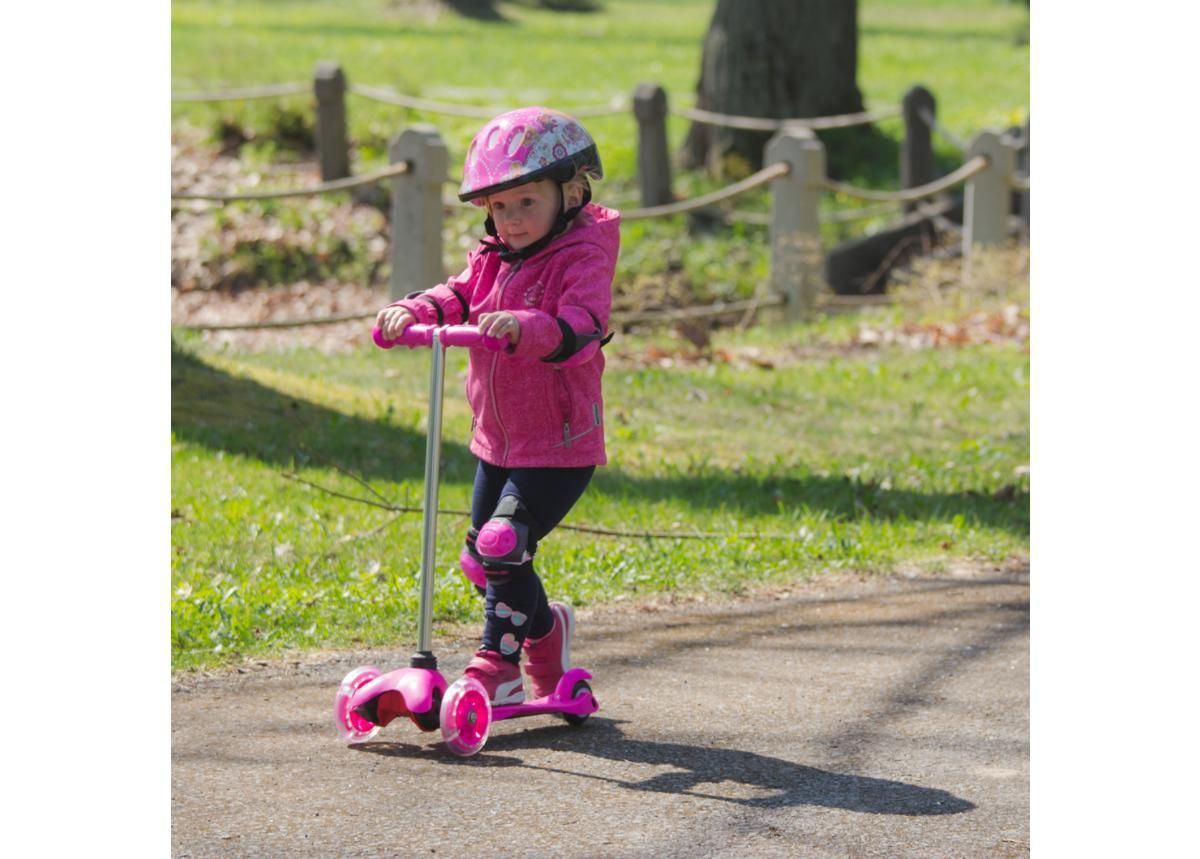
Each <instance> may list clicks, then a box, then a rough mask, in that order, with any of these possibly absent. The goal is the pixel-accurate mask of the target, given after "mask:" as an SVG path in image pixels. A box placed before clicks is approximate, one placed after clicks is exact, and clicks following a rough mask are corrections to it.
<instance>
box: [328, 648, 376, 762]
mask: <svg viewBox="0 0 1200 859" xmlns="http://www.w3.org/2000/svg"><path fill="white" fill-rule="evenodd" d="M378 676H379V669H378V668H376V667H375V666H373V665H364V666H362V667H361V668H355V669H354V670H353V671H351V672H350V673H349V674H347V675H346V676H345V677H344V678H342V685H341V686H339V687H338V690H337V695H335V696H334V698H333V725H334V727H335V728H337V732H338V737H339V738H340V739H341V740H342V742H344V743H348V744H350V745H353V744H354V743H365V742H366V741H367V740H369V739H371V737H373V736H375V735H376V734H378V733H379V726H378V725H376V724H375V723H374V722H372V721H369V720H368V719H364V718H363V717H362V716H360V715H358V713H355V712H354V711H353V710H351V709H350V699H351V698H353V697H354V693H355V692H357V691H358V690H359V689H361V688H362V687H363V686H365V685H367V684H368V683H370V682H371V681H372V680H374V679H375V678H376V677H378Z"/></svg>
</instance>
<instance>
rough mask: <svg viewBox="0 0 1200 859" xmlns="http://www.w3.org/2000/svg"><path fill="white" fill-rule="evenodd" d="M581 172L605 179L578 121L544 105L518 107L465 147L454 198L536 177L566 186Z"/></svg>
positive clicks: (478, 200)
mask: <svg viewBox="0 0 1200 859" xmlns="http://www.w3.org/2000/svg"><path fill="white" fill-rule="evenodd" d="M580 170H584V171H586V172H587V173H588V175H590V176H593V177H595V178H596V179H602V178H604V168H603V167H602V166H601V165H600V153H599V152H598V151H597V150H596V142H595V141H594V140H592V137H591V135H590V134H588V133H587V130H586V129H584V127H583V126H582V125H580V124H579V123H578V122H577V121H576V120H574V119H572V118H571V117H569V116H567V115H566V114H565V113H561V112H559V111H557V110H550V109H549V108H546V107H522V108H518V109H517V110H510V111H509V112H508V113H502V114H500V115H499V116H497V117H496V118H495V119H493V120H491V121H490V122H488V124H487V125H485V126H484V127H483V128H481V129H480V130H479V133H478V134H476V135H475V139H474V140H472V141H471V145H470V147H469V148H468V149H467V157H466V161H465V163H464V164H463V181H462V186H461V187H460V188H459V189H458V199H460V200H462V201H463V202H467V201H468V200H469V201H471V202H473V203H475V205H477V206H482V205H483V200H482V199H481V198H482V197H485V196H487V195H488V194H494V193H495V192H497V191H503V190H505V189H507V188H512V187H514V186H516V185H524V184H525V183H526V182H532V181H534V180H536V179H554V180H556V181H558V182H567V181H569V180H570V179H571V178H572V177H574V176H575V174H576V173H577V172H579V171H580Z"/></svg>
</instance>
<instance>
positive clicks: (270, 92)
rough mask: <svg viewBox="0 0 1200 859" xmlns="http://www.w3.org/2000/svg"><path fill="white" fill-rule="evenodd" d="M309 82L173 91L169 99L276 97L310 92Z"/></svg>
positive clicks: (203, 99)
mask: <svg viewBox="0 0 1200 859" xmlns="http://www.w3.org/2000/svg"><path fill="white" fill-rule="evenodd" d="M311 91H312V84H310V83H282V84H265V85H263V86H256V87H242V88H240V89H228V90H219V91H213V92H173V93H171V101H245V100H250V99H256V98H278V97H280V96H287V95H299V94H300V93H305V92H311Z"/></svg>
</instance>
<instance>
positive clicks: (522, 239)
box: [376, 107, 619, 705]
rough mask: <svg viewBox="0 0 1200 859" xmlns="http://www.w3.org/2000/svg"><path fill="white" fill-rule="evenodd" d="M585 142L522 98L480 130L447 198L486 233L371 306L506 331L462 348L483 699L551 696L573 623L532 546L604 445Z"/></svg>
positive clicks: (593, 154)
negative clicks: (461, 265)
mask: <svg viewBox="0 0 1200 859" xmlns="http://www.w3.org/2000/svg"><path fill="white" fill-rule="evenodd" d="M603 175H604V172H603V169H602V167H601V165H600V155H599V153H598V152H597V150H596V144H595V143H594V142H593V140H592V138H591V137H590V136H589V135H588V133H587V131H585V130H584V128H583V126H582V125H580V124H579V123H578V122H576V121H575V120H574V119H572V118H571V117H569V116H567V115H566V114H564V113H559V112H558V111H555V110H549V109H547V108H544V107H526V108H521V109H519V110H514V111H510V112H509V113H504V114H501V115H500V116H498V117H496V118H495V119H493V120H491V121H490V122H489V123H487V124H486V125H485V126H484V127H483V128H482V129H481V130H480V131H479V133H478V134H476V135H475V138H474V140H472V141H471V145H470V148H469V149H468V150H467V156H466V163H465V164H464V166H463V181H462V187H461V188H460V189H459V193H458V196H459V199H460V200H463V201H470V202H472V203H474V204H475V205H477V206H482V207H485V208H486V209H487V220H486V221H485V222H484V227H485V229H486V230H487V232H488V234H489V235H490V236H491V240H488V239H484V240H483V241H482V242H481V243H480V245H479V246H478V247H477V248H475V250H473V251H472V252H471V253H470V254H469V255H468V257H467V267H466V269H465V270H464V271H463V272H462V273H461V274H460V275H458V276H457V277H453V278H451V279H450V280H448V281H447V282H446V283H444V284H441V285H439V286H435V287H433V288H432V289H429V290H427V291H425V292H420V293H414V294H412V295H409V296H407V297H405V298H404V299H403V300H401V301H397V302H395V303H393V304H391V305H389V306H387V307H385V308H384V309H383V310H381V311H380V312H379V316H378V318H377V320H376V324H377V325H378V326H379V328H380V329H381V331H382V333H383V336H384V337H386V338H388V339H395V338H396V337H398V336H399V335H400V333H401V332H402V331H404V329H405V328H407V327H408V326H409V325H412V324H413V323H414V322H419V323H424V324H437V325H451V324H456V323H476V324H478V326H479V330H480V332H481V333H483V334H488V335H491V336H493V337H506V338H507V339H508V341H509V343H508V348H507V349H506V350H505V351H503V352H489V351H487V350H484V349H472V350H471V352H470V364H469V369H468V371H467V385H466V388H467V400H468V402H469V403H470V405H471V411H472V413H473V414H474V420H473V422H472V438H471V445H470V449H471V452H472V453H474V454H475V455H476V456H477V457H478V458H479V464H478V467H477V469H476V472H475V488H474V495H473V498H472V502H471V528H470V529H469V530H468V531H467V539H466V550H465V551H464V552H463V553H462V556H461V558H460V563H461V566H462V569H463V572H464V573H465V574H466V576H467V578H468V579H470V580H471V582H473V583H474V584H475V585H476V586H477V587H478V588H479V589H480V590H481V591H482V592H483V593H484V595H485V597H486V608H485V612H484V617H485V622H484V628H483V637H482V643H481V644H480V647H479V650H478V651H477V652H476V653H475V656H474V657H473V658H472V659H471V661H470V663H469V664H468V665H467V668H466V671H465V672H464V673H465V674H467V675H469V676H472V677H475V678H476V679H477V680H479V681H480V682H481V683H482V684H483V686H484V688H486V689H487V691H488V694H489V696H490V697H491V700H492V703H493V704H494V705H499V704H518V703H521V702H522V701H524V700H525V690H524V685H523V683H522V679H521V667H520V666H521V652H522V649H524V652H525V656H526V660H527V661H526V665H525V673H526V674H527V675H528V676H529V680H530V685H531V687H532V692H533V696H534V697H535V698H541V697H544V696H546V695H549V694H550V693H551V692H553V691H554V688H555V686H556V684H557V683H558V680H559V678H560V677H562V675H563V672H564V671H565V670H566V669H567V668H568V667H570V666H569V660H570V647H571V638H572V636H573V634H574V631H575V630H574V626H575V618H574V615H573V613H572V611H571V607H570V606H568V605H566V604H564V603H561V602H548V601H547V599H546V592H545V590H544V589H543V588H542V582H541V579H539V578H538V575H537V573H536V572H534V569H533V558H534V555H535V554H536V552H537V547H538V543H539V542H540V541H541V540H542V538H544V537H545V536H546V535H547V534H549V533H550V531H551V530H552V529H553V528H554V527H555V526H556V525H558V523H559V522H561V521H562V519H563V517H564V516H566V514H567V511H569V510H570V509H571V507H572V506H574V504H575V502H576V501H578V500H579V497H580V496H581V495H582V494H583V491H584V489H585V488H586V487H587V484H588V481H589V480H591V477H592V473H593V472H594V471H595V470H596V466H597V465H603V464H604V463H605V462H606V458H605V453H604V423H603V414H604V412H603V403H602V399H601V386H600V377H601V375H602V374H603V372H604V356H603V355H602V354H601V353H600V347H601V346H602V345H603V344H604V343H605V342H607V337H606V336H605V332H606V331H607V328H608V315H609V308H610V305H611V303H612V279H613V271H614V269H615V268H616V263H617V248H618V244H619V233H618V223H619V216H618V214H617V212H615V211H613V210H612V209H606V208H604V207H603V206H599V205H597V204H595V203H592V202H591V186H590V184H589V181H588V179H589V177H592V178H595V179H600V178H603Z"/></svg>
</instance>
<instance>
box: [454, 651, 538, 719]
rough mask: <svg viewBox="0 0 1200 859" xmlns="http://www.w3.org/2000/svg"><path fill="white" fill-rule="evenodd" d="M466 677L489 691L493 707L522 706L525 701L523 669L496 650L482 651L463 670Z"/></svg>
mask: <svg viewBox="0 0 1200 859" xmlns="http://www.w3.org/2000/svg"><path fill="white" fill-rule="evenodd" d="M463 675H464V676H466V677H474V678H475V679H476V680H478V681H479V682H480V683H482V684H483V688H484V689H486V690H487V693H488V698H490V699H491V702H492V706H493V707H498V706H500V705H502V704H520V703H523V702H524V701H525V684H524V682H523V681H522V680H521V668H520V666H517V665H514V664H513V663H511V662H509V661H508V660H507V659H505V658H503V657H502V656H501V655H500V654H499V653H496V652H495V651H494V650H480V651H479V652H478V653H476V654H475V655H474V656H473V657H472V658H471V661H470V662H468V663H467V667H466V668H465V669H464V670H463Z"/></svg>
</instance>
